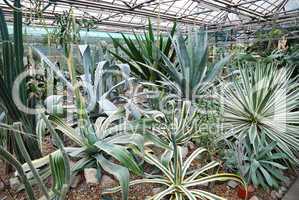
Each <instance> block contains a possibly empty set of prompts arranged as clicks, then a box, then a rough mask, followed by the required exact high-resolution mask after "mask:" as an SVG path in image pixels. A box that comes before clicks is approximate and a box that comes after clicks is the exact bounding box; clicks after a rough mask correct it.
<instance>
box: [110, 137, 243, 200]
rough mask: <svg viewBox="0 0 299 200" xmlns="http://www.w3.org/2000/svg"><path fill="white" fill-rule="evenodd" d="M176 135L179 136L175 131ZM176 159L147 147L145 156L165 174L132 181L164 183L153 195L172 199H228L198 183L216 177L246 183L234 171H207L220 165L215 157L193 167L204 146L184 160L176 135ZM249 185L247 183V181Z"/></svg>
mask: <svg viewBox="0 0 299 200" xmlns="http://www.w3.org/2000/svg"><path fill="white" fill-rule="evenodd" d="M172 138H173V139H174V138H175V136H174V135H173V137H172ZM173 141H174V142H173V143H172V145H173V150H174V159H173V160H172V161H171V162H170V163H169V165H167V166H165V165H164V164H163V163H162V162H161V161H160V160H159V158H157V157H156V156H155V155H153V154H151V153H150V152H149V151H145V156H144V159H145V161H146V162H147V163H149V164H151V165H153V166H155V167H157V168H158V169H159V170H160V171H161V175H160V174H159V175H147V176H146V177H145V178H143V179H140V180H134V181H131V182H130V186H131V185H136V184H141V183H153V184H159V185H162V186H163V188H164V189H163V191H161V192H159V193H157V194H155V195H154V196H152V197H150V198H149V199H152V200H159V199H165V198H166V199H170V200H174V199H176V200H180V199H181V200H183V199H190V200H196V199H212V200H214V199H215V200H216V199H224V198H221V197H219V196H217V195H215V194H213V193H211V192H208V191H205V190H204V189H199V188H198V186H203V185H205V184H206V183H211V182H214V181H226V180H235V181H238V182H240V183H241V184H244V182H243V180H242V179H241V178H240V177H239V176H237V175H234V174H228V173H217V174H213V175H207V172H208V171H209V170H211V169H213V168H215V167H217V166H218V165H219V163H218V162H216V161H212V162H210V163H208V164H206V165H204V166H202V167H200V168H198V169H196V170H189V168H190V165H191V163H192V162H193V160H194V159H196V157H197V156H199V155H200V154H201V153H203V152H205V151H206V150H205V149H204V148H198V149H196V150H195V151H194V152H193V153H192V154H191V155H190V156H189V157H188V158H187V159H186V160H184V161H183V158H182V153H181V148H179V147H178V146H177V145H176V143H175V139H174V140H173ZM244 185H245V184H244ZM119 189H120V188H119V187H115V188H111V189H107V190H106V191H104V193H112V192H117V191H119Z"/></svg>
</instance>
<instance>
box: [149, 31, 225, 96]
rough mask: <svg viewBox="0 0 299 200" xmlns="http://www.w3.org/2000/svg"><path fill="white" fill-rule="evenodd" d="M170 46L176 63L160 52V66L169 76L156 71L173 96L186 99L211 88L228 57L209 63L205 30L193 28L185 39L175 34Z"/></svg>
mask: <svg viewBox="0 0 299 200" xmlns="http://www.w3.org/2000/svg"><path fill="white" fill-rule="evenodd" d="M174 47H175V51H176V61H177V62H176V63H172V62H171V61H170V60H169V58H167V56H165V55H164V54H163V52H160V53H161V57H162V58H163V60H164V62H165V64H164V65H161V67H162V68H163V69H164V70H165V71H167V73H168V75H169V76H164V75H163V74H161V73H159V74H160V75H161V76H162V79H163V82H164V84H165V85H167V86H168V87H169V88H170V89H171V90H172V91H173V92H175V94H176V95H178V96H179V97H182V98H186V99H192V98H193V97H194V96H195V95H198V94H202V93H203V92H204V91H205V90H206V89H208V88H209V87H211V83H212V82H213V81H214V79H215V78H216V76H217V75H218V73H219V72H220V70H221V69H222V67H223V66H224V65H225V64H226V63H227V62H228V61H229V59H230V56H228V57H225V58H223V59H221V60H220V61H219V62H217V63H216V64H214V65H212V66H209V64H208V35H207V32H199V31H196V32H194V33H192V34H190V36H189V37H188V39H187V41H185V39H184V37H183V36H182V35H181V34H179V35H178V36H177V37H176V39H175V41H174ZM152 70H154V69H152Z"/></svg>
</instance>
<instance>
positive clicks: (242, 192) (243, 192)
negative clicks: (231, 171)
mask: <svg viewBox="0 0 299 200" xmlns="http://www.w3.org/2000/svg"><path fill="white" fill-rule="evenodd" d="M254 190H255V189H254V187H253V186H252V185H248V186H247V196H246V189H245V188H244V187H243V186H241V185H239V186H238V196H239V198H242V199H245V198H246V197H247V198H250V197H252V195H253V192H254Z"/></svg>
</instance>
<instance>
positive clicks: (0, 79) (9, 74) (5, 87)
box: [0, 0, 41, 162]
mask: <svg viewBox="0 0 299 200" xmlns="http://www.w3.org/2000/svg"><path fill="white" fill-rule="evenodd" d="M14 6H15V7H16V8H20V7H21V5H20V0H16V1H14ZM13 15H14V37H13V42H12V41H11V39H10V37H9V34H8V29H7V24H6V22H5V18H4V14H3V12H2V10H1V9H0V32H1V41H2V60H3V62H2V63H3V66H2V67H1V68H0V91H1V93H0V103H1V104H2V105H3V106H4V107H5V108H6V109H7V116H8V119H9V121H12V122H17V121H21V122H22V124H23V125H24V128H25V129H26V132H29V133H32V132H33V127H32V121H30V120H29V117H28V116H26V115H25V114H24V113H22V112H21V111H20V110H18V108H17V106H16V105H15V103H14V101H13V97H12V96H13V91H12V88H13V84H14V80H15V78H16V77H17V76H18V75H19V74H20V73H22V72H23V71H24V63H23V55H24V47H23V39H22V38H23V32H22V12H21V9H18V10H17V9H15V10H14V14H13ZM19 95H20V98H21V100H22V102H23V103H24V104H26V103H27V98H26V88H25V84H21V85H20V91H19ZM9 140H11V141H12V140H14V138H13V136H10V138H9ZM24 140H25V146H27V147H30V148H28V151H29V155H30V157H31V158H38V157H40V156H41V153H40V150H39V147H38V144H37V142H36V141H34V140H29V139H26V138H25V139H24ZM12 143H13V142H12ZM14 151H15V154H16V155H17V158H18V159H19V160H20V161H22V162H23V161H24V160H22V159H21V158H22V155H20V152H19V151H18V148H16V147H14Z"/></svg>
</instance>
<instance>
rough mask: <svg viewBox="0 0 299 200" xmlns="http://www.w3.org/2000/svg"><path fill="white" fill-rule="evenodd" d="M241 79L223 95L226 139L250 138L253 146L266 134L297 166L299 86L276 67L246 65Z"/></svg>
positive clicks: (285, 68) (289, 75)
mask: <svg viewBox="0 0 299 200" xmlns="http://www.w3.org/2000/svg"><path fill="white" fill-rule="evenodd" d="M240 73H241V75H240V79H239V80H235V81H234V82H233V83H232V84H230V85H229V86H228V87H225V88H224V92H223V116H222V119H223V131H224V133H223V137H221V138H222V139H223V138H234V137H237V138H243V137H245V136H248V137H249V139H250V142H251V144H254V142H255V140H257V139H259V137H260V136H261V134H262V133H264V134H265V136H266V140H267V141H268V142H272V141H276V142H277V146H276V147H275V150H277V151H278V152H281V153H284V154H286V155H287V156H288V158H289V159H290V161H291V162H292V163H298V160H297V158H296V156H295V154H294V153H296V152H297V151H298V149H299V145H298V144H299V134H298V133H299V126H298V124H299V118H298V114H299V113H298V111H296V109H298V102H299V101H298V100H299V93H298V83H297V82H296V78H291V74H292V70H291V69H290V68H289V67H284V68H281V69H278V68H277V66H276V64H275V63H269V64H264V63H263V62H257V63H252V64H248V63H243V64H241V66H240Z"/></svg>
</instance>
